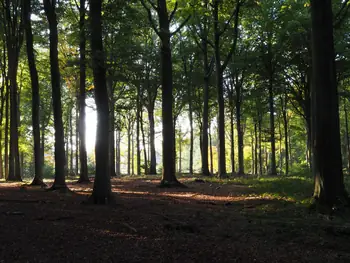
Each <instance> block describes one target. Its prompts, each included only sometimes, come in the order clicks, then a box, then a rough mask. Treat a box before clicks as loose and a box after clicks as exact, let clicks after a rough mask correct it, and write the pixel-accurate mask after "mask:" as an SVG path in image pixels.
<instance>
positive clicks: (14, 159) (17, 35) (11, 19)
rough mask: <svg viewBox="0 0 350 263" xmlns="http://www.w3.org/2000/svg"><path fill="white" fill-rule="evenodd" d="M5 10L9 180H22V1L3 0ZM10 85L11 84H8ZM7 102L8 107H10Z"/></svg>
mask: <svg viewBox="0 0 350 263" xmlns="http://www.w3.org/2000/svg"><path fill="white" fill-rule="evenodd" d="M2 6H3V8H4V12H5V19H4V21H5V23H4V24H5V40H6V50H7V69H8V73H7V77H8V81H6V85H7V87H9V92H10V94H9V95H10V96H9V99H10V154H9V173H8V177H7V180H9V181H21V180H22V179H21V172H20V162H19V148H18V122H19V118H18V83H17V71H18V63H19V54H20V50H21V46H22V43H23V19H22V12H23V10H22V8H21V5H20V1H9V0H3V1H2ZM8 85H9V86H8ZM8 105H9V104H8V103H7V107H8Z"/></svg>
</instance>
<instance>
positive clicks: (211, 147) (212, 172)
mask: <svg viewBox="0 0 350 263" xmlns="http://www.w3.org/2000/svg"><path fill="white" fill-rule="evenodd" d="M208 135H209V144H210V146H209V147H210V148H209V149H210V174H214V159H213V144H212V140H211V132H210V131H209V133H208Z"/></svg>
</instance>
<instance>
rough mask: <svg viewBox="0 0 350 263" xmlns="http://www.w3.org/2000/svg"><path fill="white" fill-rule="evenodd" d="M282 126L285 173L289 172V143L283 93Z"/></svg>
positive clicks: (285, 104) (285, 98)
mask: <svg viewBox="0 0 350 263" xmlns="http://www.w3.org/2000/svg"><path fill="white" fill-rule="evenodd" d="M283 105H284V107H283V110H282V114H283V124H284V125H283V126H284V148H285V149H284V150H285V158H286V175H288V174H289V147H288V146H289V144H288V119H287V94H285V97H284V100H283Z"/></svg>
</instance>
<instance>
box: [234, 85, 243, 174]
mask: <svg viewBox="0 0 350 263" xmlns="http://www.w3.org/2000/svg"><path fill="white" fill-rule="evenodd" d="M236 96H237V99H236V118H237V135H238V174H244V145H243V143H244V141H243V130H242V124H241V98H240V97H241V87H240V85H239V84H236Z"/></svg>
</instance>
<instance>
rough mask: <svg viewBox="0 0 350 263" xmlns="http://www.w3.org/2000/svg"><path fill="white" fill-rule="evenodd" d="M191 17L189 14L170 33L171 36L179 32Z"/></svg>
mask: <svg viewBox="0 0 350 263" xmlns="http://www.w3.org/2000/svg"><path fill="white" fill-rule="evenodd" d="M190 18H191V15H189V16H188V17H187V18H186V19H185V20H184V21H183V22H182V23H181V25H180V26H179V27H178V28H177V29H176V30H175V31H174V32H172V33H170V36H173V35H175V34H177V33H178V32H179V31H180V30H181V29H182V28H183V27H184V26H185V25H186V23H187V22H188V20H190Z"/></svg>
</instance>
